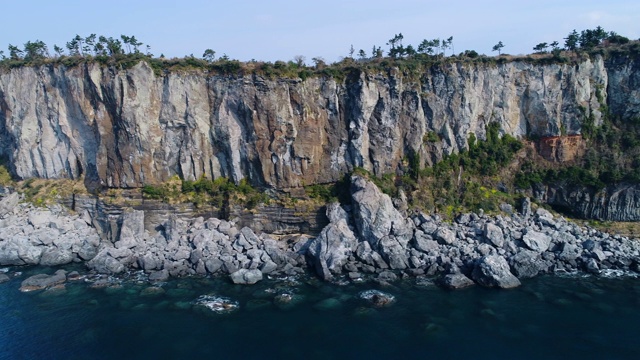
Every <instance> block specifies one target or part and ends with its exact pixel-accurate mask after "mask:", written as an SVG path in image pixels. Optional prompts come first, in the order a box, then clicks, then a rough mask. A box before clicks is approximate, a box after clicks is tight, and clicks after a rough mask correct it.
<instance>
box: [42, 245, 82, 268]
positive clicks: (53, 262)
mask: <svg viewBox="0 0 640 360" xmlns="http://www.w3.org/2000/svg"><path fill="white" fill-rule="evenodd" d="M73 258H74V256H73V253H72V252H71V250H63V249H59V248H56V247H50V248H48V249H47V250H45V251H43V252H42V257H41V258H40V265H43V266H58V265H64V264H68V263H70V262H72V261H73Z"/></svg>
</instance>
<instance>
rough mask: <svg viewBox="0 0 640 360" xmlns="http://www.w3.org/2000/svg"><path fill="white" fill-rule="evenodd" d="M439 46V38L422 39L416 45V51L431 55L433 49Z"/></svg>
mask: <svg viewBox="0 0 640 360" xmlns="http://www.w3.org/2000/svg"><path fill="white" fill-rule="evenodd" d="M439 47H440V39H433V40H427V39H424V40H422V42H421V43H420V45H418V52H419V53H421V54H427V55H433V53H434V49H436V48H439Z"/></svg>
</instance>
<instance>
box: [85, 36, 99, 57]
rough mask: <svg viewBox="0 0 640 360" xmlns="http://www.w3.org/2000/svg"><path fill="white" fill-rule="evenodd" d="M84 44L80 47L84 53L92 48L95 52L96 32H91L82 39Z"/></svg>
mask: <svg viewBox="0 0 640 360" xmlns="http://www.w3.org/2000/svg"><path fill="white" fill-rule="evenodd" d="M84 43H85V45H84V46H83V47H82V51H83V52H84V53H90V52H91V51H92V50H93V51H94V54H95V43H96V34H91V35H89V36H87V37H86V38H85V39H84Z"/></svg>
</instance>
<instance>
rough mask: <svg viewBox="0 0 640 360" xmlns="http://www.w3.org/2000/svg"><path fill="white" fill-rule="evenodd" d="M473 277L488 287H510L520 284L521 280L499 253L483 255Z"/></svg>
mask: <svg viewBox="0 0 640 360" xmlns="http://www.w3.org/2000/svg"><path fill="white" fill-rule="evenodd" d="M472 278H473V280H474V281H475V282H477V283H478V284H480V285H482V286H486V287H497V288H501V289H509V288H514V287H518V286H520V280H518V278H516V277H515V276H514V275H513V274H512V273H511V271H510V269H509V264H508V263H507V260H505V258H503V257H502V256H499V255H488V256H484V257H482V258H481V259H480V260H479V261H478V262H477V263H476V266H475V267H474V269H473V273H472Z"/></svg>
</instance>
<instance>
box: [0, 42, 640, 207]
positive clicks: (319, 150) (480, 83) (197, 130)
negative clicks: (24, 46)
mask: <svg viewBox="0 0 640 360" xmlns="http://www.w3.org/2000/svg"><path fill="white" fill-rule="evenodd" d="M638 66H639V65H638V62H637V61H635V59H633V58H631V57H629V56H628V55H624V54H623V55H620V54H618V55H614V56H609V57H608V58H607V59H604V58H603V57H602V56H600V55H596V56H594V57H592V58H585V59H583V60H579V61H576V62H570V63H556V64H553V63H547V64H542V63H534V62H527V61H524V60H523V61H515V60H514V61H506V62H498V63H492V64H484V63H480V62H478V63H464V62H446V63H442V64H438V65H434V66H432V67H431V68H429V70H428V71H426V72H424V73H422V74H420V75H417V74H415V73H403V72H401V71H400V70H398V69H397V68H391V69H390V70H388V72H385V73H382V72H376V71H368V72H364V71H361V70H354V71H351V72H350V73H349V74H348V76H346V78H345V79H340V80H337V79H336V78H328V77H312V78H308V79H306V80H301V79H269V78H265V77H261V76H258V75H242V76H241V75H237V76H222V75H212V74H208V73H207V72H206V71H204V70H192V71H182V72H170V73H166V74H165V75H163V76H156V74H155V73H154V71H153V69H152V68H151V67H150V66H149V65H148V64H147V63H145V62H140V63H139V64H137V65H136V66H134V67H132V68H130V69H124V70H123V69H120V70H119V69H116V68H114V67H107V66H103V65H100V64H98V63H85V64H83V65H80V66H76V67H71V68H67V67H65V66H63V65H60V64H58V65H51V64H50V65H42V66H39V67H21V68H14V69H11V70H7V71H5V72H4V73H2V74H0V156H2V157H5V158H7V159H8V160H9V161H8V164H9V166H10V167H11V171H12V172H13V173H14V174H15V175H17V176H18V177H20V178H30V177H41V178H74V179H76V178H84V179H85V185H87V187H88V188H90V189H92V188H100V187H115V188H137V187H141V186H143V185H145V184H157V183H161V182H163V181H166V180H167V179H169V178H171V177H172V176H174V175H178V176H180V177H181V178H184V179H191V180H194V179H198V178H200V177H202V176H205V177H214V178H215V177H220V176H224V177H229V178H231V179H233V180H234V181H236V182H238V181H240V180H241V179H244V178H247V179H248V180H249V181H250V182H251V183H252V184H254V185H258V186H260V187H263V188H271V189H276V190H284V191H289V190H290V189H295V188H298V187H301V186H304V185H310V184H315V183H327V182H334V181H336V180H339V179H340V178H342V177H343V176H344V174H345V173H348V172H349V171H351V170H353V169H354V168H355V167H362V168H364V169H366V170H369V171H370V172H372V173H373V174H375V175H381V174H384V173H393V172H396V171H397V169H398V168H401V167H402V166H403V159H406V157H407V155H411V154H419V155H420V159H422V163H423V164H422V165H426V164H432V163H433V162H435V161H437V160H438V159H439V158H441V157H442V155H443V154H449V153H452V152H456V151H459V150H461V149H463V148H465V147H466V146H467V139H468V138H469V135H470V134H472V133H473V134H475V135H476V137H477V138H480V139H483V138H485V135H486V134H485V128H486V125H487V124H488V123H490V122H498V123H499V124H500V128H501V131H502V132H503V133H508V134H510V135H513V136H515V137H525V136H526V137H529V138H548V137H557V136H560V135H576V136H574V137H572V139H575V141H577V142H580V136H579V135H580V134H581V132H582V129H583V126H584V125H585V124H586V123H587V122H589V124H591V125H596V126H597V125H598V124H600V123H601V122H602V119H603V113H602V109H603V106H608V109H609V111H610V113H612V114H614V115H616V116H620V117H621V118H623V119H625V118H634V117H637V116H639V114H640V100H639V99H640V94H639V93H638V92H639V89H640V86H639V85H638V84H640V71H638ZM433 133H435V134H437V136H438V138H439V139H440V140H441V141H437V142H430V141H428V140H426V139H428V138H429V136H427V135H428V134H433ZM575 141H574V142H575ZM547 145H548V146H546V148H548V149H547V150H548V151H547V152H548V154H546V155H547V157H549V158H553V159H556V160H560V161H562V160H563V159H565V158H569V159H573V158H574V157H575V156H576V154H579V153H580V151H577V153H574V152H575V151H574V150H571V147H570V146H562V144H559V145H558V144H555V143H553V144H551V143H549V144H547ZM543 148H545V147H543ZM546 148H545V149H546ZM543 155H545V154H543ZM638 205H639V206H640V204H638Z"/></svg>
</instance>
